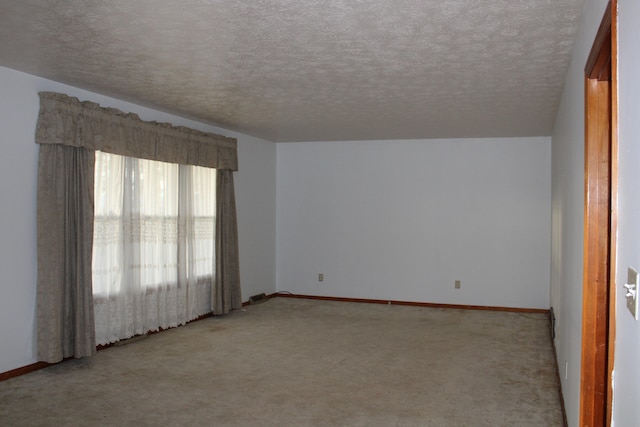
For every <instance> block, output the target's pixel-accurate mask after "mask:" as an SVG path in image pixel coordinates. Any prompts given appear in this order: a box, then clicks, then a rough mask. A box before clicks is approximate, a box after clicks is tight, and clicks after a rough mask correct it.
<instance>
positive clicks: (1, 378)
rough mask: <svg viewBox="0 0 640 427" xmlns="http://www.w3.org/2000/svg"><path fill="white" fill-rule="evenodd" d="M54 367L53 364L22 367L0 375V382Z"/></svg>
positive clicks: (39, 363) (35, 364)
mask: <svg viewBox="0 0 640 427" xmlns="http://www.w3.org/2000/svg"><path fill="white" fill-rule="evenodd" d="M52 365H55V363H47V362H36V363H32V364H31V365H27V366H23V367H21V368H16V369H12V370H10V371H7V372H2V373H0V382H2V381H6V380H9V379H11V378H15V377H19V376H20V375H24V374H28V373H30V372H34V371H38V370H40V369H43V368H46V367H47V366H52Z"/></svg>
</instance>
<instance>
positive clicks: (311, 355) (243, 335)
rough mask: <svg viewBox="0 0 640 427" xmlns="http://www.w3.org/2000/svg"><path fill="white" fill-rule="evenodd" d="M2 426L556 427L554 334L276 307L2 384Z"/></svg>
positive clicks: (381, 311)
mask: <svg viewBox="0 0 640 427" xmlns="http://www.w3.org/2000/svg"><path fill="white" fill-rule="evenodd" d="M0 425H6V426H27V425H28V426H93V425H99V426H438V427H440V426H456V427H457V426H473V427H476V426H492V427H496V426H509V427H514V426H520V427H522V426H525V427H526V426H532V427H542V426H562V413H561V408H560V400H559V394H558V383H557V379H556V374H555V367H554V361H553V356H552V349H551V343H550V339H549V331H548V321H547V318H546V316H545V315H542V314H518V313H505V312H491V311H472V310H456V309H439V308H420V307H406V306H398V305H391V306H389V305H376V304H362V303H345V302H332V301H316V300H301V299H290V298H274V299H271V300H269V301H268V302H265V303H263V304H259V305H255V306H249V307H247V308H246V309H245V310H244V311H238V312H235V313H233V314H231V315H228V316H225V317H218V318H210V319H206V320H201V321H198V322H194V323H192V324H189V325H187V326H184V327H180V328H176V329H172V330H170V331H166V332H163V333H160V334H155V335H152V336H150V337H148V338H144V339H141V340H138V341H137V342H133V343H131V344H127V345H124V346H118V347H112V348H109V349H106V350H103V351H100V352H99V353H98V355H97V356H96V357H93V358H91V359H83V360H71V361H68V362H64V363H61V364H59V365H56V366H53V367H50V368H47V369H44V370H41V371H37V372H34V373H31V374H28V375H23V376H21V377H18V378H14V379H11V380H8V381H4V382H1V383H0Z"/></svg>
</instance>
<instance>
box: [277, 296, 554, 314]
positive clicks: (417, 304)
mask: <svg viewBox="0 0 640 427" xmlns="http://www.w3.org/2000/svg"><path fill="white" fill-rule="evenodd" d="M275 297H282V298H301V299H315V300H322V301H341V302H361V303H368V304H385V305H408V306H415V307H432V308H455V309H462V310H486V311H507V312H512V313H541V314H547V315H548V314H549V310H547V309H544V308H518V307H493V306H484V305H461V304H437V303H431V302H413V301H398V300H381V299H369V298H342V297H328V296H318V295H303V294H292V293H289V292H286V293H284V292H276V293H275V294H271V295H268V298H275Z"/></svg>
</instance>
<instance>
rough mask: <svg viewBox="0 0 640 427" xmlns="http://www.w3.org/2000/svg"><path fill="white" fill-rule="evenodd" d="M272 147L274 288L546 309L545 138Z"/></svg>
mask: <svg viewBox="0 0 640 427" xmlns="http://www.w3.org/2000/svg"><path fill="white" fill-rule="evenodd" d="M277 151H278V156H277V163H278V167H277V196H278V201H277V288H278V290H279V291H290V292H294V293H300V294H311V295H327V296H337V297H359V298H374V299H383V300H384V299H395V300H406V301H421V302H433V303H447V304H472V305H485V306H505V307H521V308H522V307H529V308H549V258H550V235H551V220H550V188H551V187H550V185H551V183H550V168H551V158H550V156H551V151H550V138H504V139H471V140H463V139H459V140H415V141H406V140H405V141H352V142H341V143H331V142H312V143H280V144H278V148H277ZM319 273H323V274H324V281H323V282H318V274H319ZM455 280H461V281H462V287H461V289H459V290H456V289H454V281H455Z"/></svg>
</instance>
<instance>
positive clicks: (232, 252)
mask: <svg viewBox="0 0 640 427" xmlns="http://www.w3.org/2000/svg"><path fill="white" fill-rule="evenodd" d="M215 276H216V277H215V281H214V289H213V292H211V297H212V301H211V307H212V309H213V314H225V313H228V312H229V311H231V310H234V309H237V308H240V307H241V306H242V295H241V293H240V264H239V257H238V226H237V220H236V199H235V192H234V189H233V173H232V172H231V171H230V170H220V169H219V170H218V173H217V176H216V272H215Z"/></svg>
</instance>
